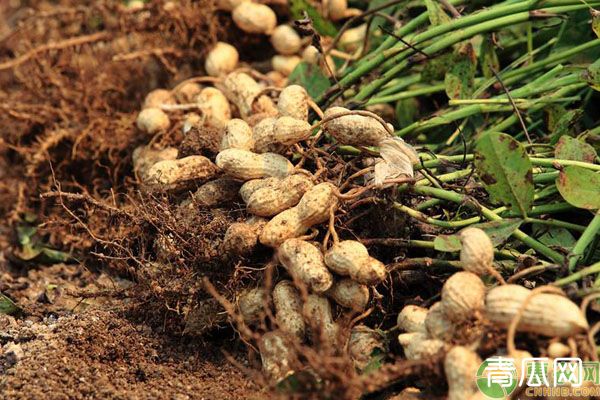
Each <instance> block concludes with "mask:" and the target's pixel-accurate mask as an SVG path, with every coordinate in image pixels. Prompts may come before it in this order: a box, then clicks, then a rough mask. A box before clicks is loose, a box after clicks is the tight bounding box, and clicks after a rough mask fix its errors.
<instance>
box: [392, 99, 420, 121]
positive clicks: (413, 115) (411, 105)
mask: <svg viewBox="0 0 600 400" xmlns="http://www.w3.org/2000/svg"><path fill="white" fill-rule="evenodd" d="M418 115H419V100H417V98H416V97H409V98H408V99H401V100H398V102H397V103H396V120H397V121H398V125H399V126H408V125H410V124H412V123H413V122H415V121H416V120H417V118H418Z"/></svg>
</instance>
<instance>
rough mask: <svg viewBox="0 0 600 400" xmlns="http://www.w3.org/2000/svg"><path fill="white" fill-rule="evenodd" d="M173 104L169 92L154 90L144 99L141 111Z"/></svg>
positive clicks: (173, 100) (173, 101)
mask: <svg viewBox="0 0 600 400" xmlns="http://www.w3.org/2000/svg"><path fill="white" fill-rule="evenodd" d="M169 104H175V99H174V98H173V95H172V94H171V92H170V91H169V90H166V89H154V90H152V91H151V92H149V93H148V94H147V95H146V98H144V104H143V105H142V109H146V108H160V107H161V106H163V105H169Z"/></svg>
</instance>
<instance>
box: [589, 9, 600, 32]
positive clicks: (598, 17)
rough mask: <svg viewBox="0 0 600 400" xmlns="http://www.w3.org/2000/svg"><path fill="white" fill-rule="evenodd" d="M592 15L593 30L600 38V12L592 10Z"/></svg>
mask: <svg viewBox="0 0 600 400" xmlns="http://www.w3.org/2000/svg"><path fill="white" fill-rule="evenodd" d="M590 14H591V15H592V30H593V31H594V33H595V34H596V36H598V37H599V38H600V11H598V10H594V9H593V8H592V9H591V10H590Z"/></svg>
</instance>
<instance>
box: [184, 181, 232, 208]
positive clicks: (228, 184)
mask: <svg viewBox="0 0 600 400" xmlns="http://www.w3.org/2000/svg"><path fill="white" fill-rule="evenodd" d="M239 190H240V183H239V182H238V181H236V180H234V179H231V178H218V179H215V180H214V181H210V182H206V183H205V184H204V185H202V186H200V187H199V188H198V190H196V192H195V193H194V194H193V195H192V199H193V200H194V201H195V202H197V203H198V204H200V205H203V206H205V207H215V206H218V205H219V204H223V203H227V202H229V201H233V200H234V199H235V198H236V197H237V195H238V192H239Z"/></svg>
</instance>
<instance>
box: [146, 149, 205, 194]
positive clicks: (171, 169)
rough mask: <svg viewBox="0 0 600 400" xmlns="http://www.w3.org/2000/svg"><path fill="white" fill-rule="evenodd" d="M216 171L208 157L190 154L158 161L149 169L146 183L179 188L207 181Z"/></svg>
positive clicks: (165, 187)
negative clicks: (176, 158) (175, 158)
mask: <svg viewBox="0 0 600 400" xmlns="http://www.w3.org/2000/svg"><path fill="white" fill-rule="evenodd" d="M216 172H217V168H216V167H215V165H214V164H213V163H212V161H210V160H209V159H208V158H206V157H203V156H189V157H184V158H180V159H178V160H165V161H159V162H157V163H156V164H154V165H153V166H152V167H150V169H149V170H148V174H147V179H146V183H148V184H150V185H160V186H162V187H163V188H164V189H178V188H182V187H186V186H187V185H189V184H190V183H196V182H201V181H206V180H208V179H210V178H211V177H213V176H214V175H215V173H216Z"/></svg>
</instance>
